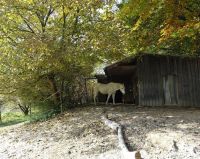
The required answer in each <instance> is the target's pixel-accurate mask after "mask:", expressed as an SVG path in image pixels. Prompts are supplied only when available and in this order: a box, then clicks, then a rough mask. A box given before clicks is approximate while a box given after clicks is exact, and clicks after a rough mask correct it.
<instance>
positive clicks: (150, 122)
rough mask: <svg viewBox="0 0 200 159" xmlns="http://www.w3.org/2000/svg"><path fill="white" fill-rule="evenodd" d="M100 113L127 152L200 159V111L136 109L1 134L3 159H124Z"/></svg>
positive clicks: (84, 113)
mask: <svg viewBox="0 0 200 159" xmlns="http://www.w3.org/2000/svg"><path fill="white" fill-rule="evenodd" d="M102 112H106V114H108V118H109V119H111V120H113V121H116V122H118V123H120V124H122V125H123V126H124V128H125V129H124V130H125V135H126V141H127V144H128V147H129V149H130V150H132V151H135V150H142V152H143V151H144V152H146V153H147V154H148V155H146V154H144V158H145V159H147V158H149V159H200V109H197V108H180V107H179V108H175V107H173V108H172V107H165V108H164V107H151V108H148V107H138V106H137V107H136V106H133V105H115V106H111V105H110V106H88V107H83V108H76V109H73V110H71V111H68V112H66V113H64V114H62V115H59V116H57V117H56V118H53V119H51V120H48V121H45V122H37V123H32V124H19V125H14V126H9V127H4V128H0V141H1V144H0V159H122V158H123V157H122V156H121V151H120V149H119V147H118V140H117V135H116V132H114V131H112V130H111V129H110V128H108V127H107V126H106V125H104V124H103V123H102V122H101V119H100V117H101V115H102ZM142 155H143V154H142Z"/></svg>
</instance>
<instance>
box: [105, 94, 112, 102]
mask: <svg viewBox="0 0 200 159" xmlns="http://www.w3.org/2000/svg"><path fill="white" fill-rule="evenodd" d="M110 96H111V94H108V97H107V100H106V105H108V100H109V98H110Z"/></svg>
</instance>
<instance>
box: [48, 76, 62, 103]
mask: <svg viewBox="0 0 200 159" xmlns="http://www.w3.org/2000/svg"><path fill="white" fill-rule="evenodd" d="M48 83H49V85H50V87H51V90H52V96H53V100H54V104H55V105H58V104H59V101H60V93H59V91H58V88H57V85H56V81H55V77H54V75H53V74H51V75H49V76H48Z"/></svg>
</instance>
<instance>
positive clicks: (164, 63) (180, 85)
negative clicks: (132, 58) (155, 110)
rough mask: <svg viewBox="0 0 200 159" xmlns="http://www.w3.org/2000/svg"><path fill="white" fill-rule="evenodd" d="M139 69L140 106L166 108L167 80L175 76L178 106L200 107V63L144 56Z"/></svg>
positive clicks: (199, 60) (165, 57)
mask: <svg viewBox="0 0 200 159" xmlns="http://www.w3.org/2000/svg"><path fill="white" fill-rule="evenodd" d="M137 68H138V69H137V74H138V84H139V86H138V91H139V104H140V105H146V106H161V105H165V99H164V88H163V78H164V77H165V76H167V75H174V76H175V78H176V81H175V82H176V83H175V87H176V90H177V105H180V106H200V59H197V58H179V57H171V56H153V55H152V56H143V57H141V58H140V59H138V63H137Z"/></svg>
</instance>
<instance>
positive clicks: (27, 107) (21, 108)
mask: <svg viewBox="0 0 200 159" xmlns="http://www.w3.org/2000/svg"><path fill="white" fill-rule="evenodd" d="M18 106H19V108H20V110H21V111H22V112H23V114H24V115H25V116H27V115H28V114H29V110H30V107H29V106H26V105H21V104H18Z"/></svg>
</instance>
